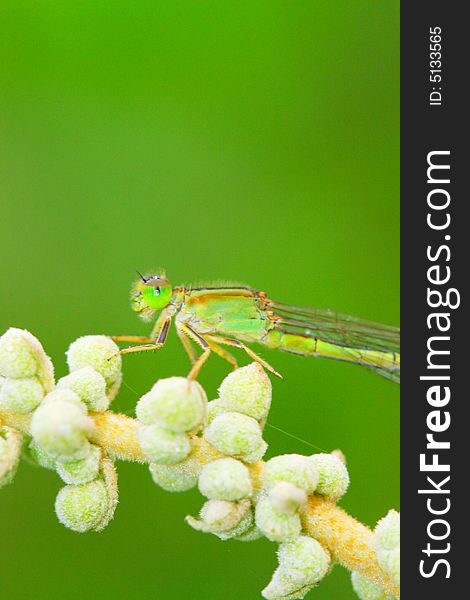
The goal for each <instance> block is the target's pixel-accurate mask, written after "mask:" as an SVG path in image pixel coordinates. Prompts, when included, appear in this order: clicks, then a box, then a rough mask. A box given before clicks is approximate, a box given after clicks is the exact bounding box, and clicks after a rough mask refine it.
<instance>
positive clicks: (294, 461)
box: [262, 454, 319, 494]
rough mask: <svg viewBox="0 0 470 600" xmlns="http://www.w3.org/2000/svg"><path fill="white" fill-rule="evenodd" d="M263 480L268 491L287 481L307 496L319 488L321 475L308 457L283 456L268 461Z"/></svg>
mask: <svg viewBox="0 0 470 600" xmlns="http://www.w3.org/2000/svg"><path fill="white" fill-rule="evenodd" d="M262 480H263V486H264V487H265V488H266V489H267V490H270V489H271V488H272V487H274V486H275V485H276V484H278V483H279V482H281V481H287V482H288V483H292V485H295V486H296V487H298V488H300V489H301V490H304V492H305V493H306V494H311V493H312V492H313V491H314V490H315V488H316V487H317V484H318V480H319V474H318V471H317V469H315V467H314V466H313V465H312V463H311V462H310V461H309V459H308V457H307V456H302V455H301V454H282V455H281V456H275V457H274V458H271V459H270V460H268V462H267V463H266V465H265V467H264V471H263V476H262Z"/></svg>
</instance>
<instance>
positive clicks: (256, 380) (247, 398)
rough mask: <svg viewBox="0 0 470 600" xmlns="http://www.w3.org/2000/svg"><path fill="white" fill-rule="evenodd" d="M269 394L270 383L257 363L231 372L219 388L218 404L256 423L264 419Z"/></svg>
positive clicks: (269, 404)
mask: <svg viewBox="0 0 470 600" xmlns="http://www.w3.org/2000/svg"><path fill="white" fill-rule="evenodd" d="M271 393H272V388H271V381H270V380H269V377H268V376H267V375H266V373H265V372H264V369H263V367H262V366H261V365H260V364H259V363H257V362H253V363H251V364H250V365H248V366H246V367H241V368H240V369H237V370H236V371H233V372H232V373H230V375H228V376H227V377H226V378H225V379H224V380H223V381H222V384H221V385H220V387H219V398H220V403H221V404H222V405H223V406H225V407H226V409H227V410H229V411H232V412H239V413H243V414H244V415H248V416H249V417H253V419H256V420H257V421H259V420H261V419H265V418H266V416H267V414H268V412H269V408H270V406H271Z"/></svg>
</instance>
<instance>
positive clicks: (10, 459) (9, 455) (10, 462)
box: [0, 427, 22, 488]
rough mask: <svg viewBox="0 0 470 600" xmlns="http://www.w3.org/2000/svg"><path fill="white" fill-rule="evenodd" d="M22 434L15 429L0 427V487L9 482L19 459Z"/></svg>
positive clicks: (12, 477) (13, 475)
mask: <svg viewBox="0 0 470 600" xmlns="http://www.w3.org/2000/svg"><path fill="white" fill-rule="evenodd" d="M21 443H22V436H21V434H20V433H18V432H17V431H16V430H15V429H11V428H10V427H0V488H2V487H3V486H4V485H8V484H9V483H11V482H12V481H13V479H14V477H15V473H16V469H17V467H18V463H19V460H20V452H21Z"/></svg>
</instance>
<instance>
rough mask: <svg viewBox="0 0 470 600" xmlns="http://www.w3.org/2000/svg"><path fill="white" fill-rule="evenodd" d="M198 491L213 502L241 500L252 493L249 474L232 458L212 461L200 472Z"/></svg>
mask: <svg viewBox="0 0 470 600" xmlns="http://www.w3.org/2000/svg"><path fill="white" fill-rule="evenodd" d="M199 491H200V492H201V494H203V495H204V496H206V497H207V498H211V499H213V500H241V499H242V498H246V497H248V496H250V495H251V493H252V491H253V488H252V484H251V479H250V472H249V470H248V468H247V467H246V466H245V465H244V464H243V463H241V462H240V461H238V460H235V459H234V458H220V459H219V460H214V461H213V462H211V463H209V464H208V465H206V466H205V467H204V468H203V469H202V471H201V475H200V477H199Z"/></svg>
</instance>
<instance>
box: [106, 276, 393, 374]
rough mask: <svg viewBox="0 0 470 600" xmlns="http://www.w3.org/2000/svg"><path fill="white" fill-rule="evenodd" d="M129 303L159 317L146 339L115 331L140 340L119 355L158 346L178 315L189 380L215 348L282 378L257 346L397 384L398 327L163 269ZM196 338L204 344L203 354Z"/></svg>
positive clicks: (139, 285)
mask: <svg viewBox="0 0 470 600" xmlns="http://www.w3.org/2000/svg"><path fill="white" fill-rule="evenodd" d="M131 301H132V307H133V309H134V310H135V311H136V312H137V313H138V314H139V315H140V316H141V317H142V318H143V319H144V320H145V321H151V320H153V319H155V318H156V321H155V324H154V326H153V328H152V332H151V333H150V336H148V337H144V336H134V335H130V336H129V335H127V336H113V339H114V340H116V341H122V342H133V343H138V344H139V345H137V346H131V347H128V348H124V349H122V350H121V351H120V352H119V354H127V353H129V352H142V351H145V350H156V349H158V348H161V347H162V346H163V345H164V344H165V341H166V338H167V335H168V331H169V329H170V325H171V323H172V321H173V320H174V322H175V326H176V332H177V334H178V336H179V337H180V339H181V341H182V343H183V346H184V348H185V349H186V351H187V353H188V355H189V357H190V360H191V362H192V368H191V371H190V373H189V375H188V377H189V378H191V379H194V378H195V377H196V376H197V375H198V373H199V371H200V369H201V367H202V365H203V364H204V362H205V361H206V360H207V358H208V357H209V355H210V353H211V352H215V353H216V354H218V355H219V356H221V357H222V358H224V359H225V360H227V361H228V362H229V363H230V364H231V365H232V366H233V367H234V368H237V361H236V359H235V357H234V356H232V354H230V353H229V352H228V351H227V350H226V349H225V348H223V346H232V347H235V348H240V349H242V350H244V351H245V352H246V353H247V354H248V355H249V356H250V357H251V358H252V359H254V360H256V361H257V362H259V363H260V364H261V365H262V366H263V367H265V368H266V369H268V370H269V371H271V372H272V373H274V374H275V375H278V376H279V377H281V376H280V375H279V373H278V372H277V371H275V370H274V369H273V367H271V365H269V364H268V363H267V362H266V361H264V360H263V359H262V358H260V357H259V356H258V355H257V354H255V352H253V350H251V348H250V347H248V346H247V345H246V344H247V343H248V344H250V343H258V344H261V345H263V346H265V347H267V348H272V349H279V350H284V351H286V352H292V353H294V354H300V355H303V356H322V357H326V358H332V359H335V360H340V361H345V362H349V363H355V364H358V365H362V366H365V367H367V368H368V369H371V370H373V371H376V372H377V373H379V374H380V375H383V376H384V377H387V378H388V379H391V380H393V381H396V382H399V381H400V330H399V329H398V328H396V327H392V326H389V325H382V324H379V323H374V322H372V321H366V320H364V319H359V318H356V317H352V316H350V315H346V314H342V313H338V312H334V311H332V310H328V309H321V308H308V307H303V306H295V305H292V304H284V303H282V302H276V301H275V300H270V299H269V298H268V297H267V295H266V294H265V293H264V292H261V291H258V290H255V289H252V288H250V287H245V286H237V285H230V284H224V285H220V286H208V287H191V286H186V285H184V286H178V287H172V285H171V283H170V282H169V281H168V279H167V278H166V276H165V275H164V274H161V273H160V274H158V275H140V277H139V279H138V281H137V282H136V283H135V284H134V286H133V288H132V296H131ZM158 313H159V314H158ZM157 314H158V317H157ZM191 341H193V342H195V343H196V344H197V345H198V346H200V348H201V349H202V353H201V354H199V355H198V354H197V352H196V351H195V348H194V346H193V345H192V343H191Z"/></svg>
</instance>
